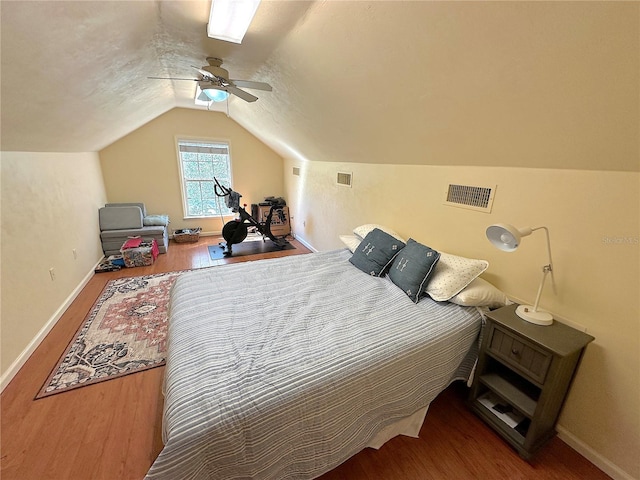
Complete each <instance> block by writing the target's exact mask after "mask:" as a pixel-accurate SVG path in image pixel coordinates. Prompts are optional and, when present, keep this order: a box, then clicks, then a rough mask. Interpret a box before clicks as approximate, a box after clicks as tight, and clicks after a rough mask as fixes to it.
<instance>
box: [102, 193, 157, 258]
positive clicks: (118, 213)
mask: <svg viewBox="0 0 640 480" xmlns="http://www.w3.org/2000/svg"><path fill="white" fill-rule="evenodd" d="M98 218H99V222H100V240H101V241H102V251H103V252H104V254H105V256H107V257H108V256H109V255H118V254H119V253H120V247H122V244H123V243H124V242H125V241H126V240H127V238H129V237H142V238H144V239H145V240H151V239H152V238H153V239H155V240H156V242H157V243H158V249H159V250H160V253H167V249H168V248H169V233H168V224H169V218H168V217H167V216H166V215H147V209H146V208H145V206H144V203H107V204H106V205H105V206H104V207H102V208H101V209H99V210H98Z"/></svg>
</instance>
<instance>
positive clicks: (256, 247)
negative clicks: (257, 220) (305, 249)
mask: <svg viewBox="0 0 640 480" xmlns="http://www.w3.org/2000/svg"><path fill="white" fill-rule="evenodd" d="M208 248H209V257H211V260H220V259H221V258H229V257H226V256H225V255H224V250H225V247H224V244H219V245H209V247H208ZM295 248H296V247H294V246H293V245H291V244H290V243H289V242H287V243H286V244H285V245H284V247H278V246H277V245H276V244H275V243H273V242H272V241H271V240H266V241H265V242H263V241H262V239H261V238H260V239H258V240H249V238H247V240H245V241H244V242H242V243H236V244H234V245H233V246H232V247H231V252H232V255H231V257H242V256H245V255H256V254H258V253H267V252H279V251H281V250H294V249H295Z"/></svg>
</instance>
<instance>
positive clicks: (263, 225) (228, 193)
mask: <svg viewBox="0 0 640 480" xmlns="http://www.w3.org/2000/svg"><path fill="white" fill-rule="evenodd" d="M214 180H215V182H216V183H215V185H214V186H213V188H214V190H215V194H216V195H217V196H218V197H223V198H224V199H225V204H226V205H227V207H228V208H230V209H231V211H232V212H234V213H238V218H236V219H234V220H231V221H229V222H227V223H225V224H224V226H223V227H222V237H223V238H224V239H225V241H226V245H225V248H224V251H223V255H224V256H225V257H230V256H231V255H232V254H233V246H234V245H236V244H238V243H242V242H243V241H244V239H245V238H247V233H248V232H249V228H253V229H255V231H256V232H258V233H259V234H260V235H262V241H263V242H264V241H265V237H267V238H269V239H270V240H271V241H272V242H273V243H274V244H275V246H276V247H278V248H279V249H283V248H285V247H286V246H287V245H288V244H289V242H288V241H287V240H286V239H285V237H276V236H275V235H274V234H273V232H271V219H272V218H273V215H274V214H277V215H278V217H279V218H280V220H281V221H282V222H284V221H285V220H286V219H285V216H284V211H283V209H282V207H283V205H279V204H274V203H272V204H271V207H270V208H269V213H268V215H267V218H266V219H265V221H264V222H259V221H258V220H256V219H255V218H253V217H252V216H251V215H250V214H249V213H248V212H247V211H246V209H245V207H246V206H247V205H246V204H245V205H244V206H240V197H242V195H240V194H239V193H238V192H234V191H233V190H231V188H229V187H225V186H224V185H221V184H220V182H218V179H217V178H215V177H214Z"/></svg>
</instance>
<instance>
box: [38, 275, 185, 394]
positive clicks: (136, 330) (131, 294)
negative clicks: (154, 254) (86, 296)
mask: <svg viewBox="0 0 640 480" xmlns="http://www.w3.org/2000/svg"><path fill="white" fill-rule="evenodd" d="M182 273H183V272H169V273H158V274H155V275H145V276H141V277H129V278H120V279H116V280H110V281H109V283H107V285H106V287H105V288H104V290H103V291H102V293H101V294H100V297H99V298H98V300H97V301H96V303H95V304H94V305H93V307H92V308H91V311H90V312H89V315H88V316H87V318H86V319H85V321H84V323H83V324H82V326H81V327H80V330H79V331H78V332H77V333H76V335H75V337H74V339H73V340H72V342H71V344H70V345H69V347H67V350H66V351H65V354H64V356H63V357H62V359H61V360H60V362H59V364H58V365H57V366H56V367H55V369H54V370H53V372H52V373H51V375H50V376H49V378H48V379H47V381H46V382H45V384H44V386H43V387H42V389H41V390H40V392H39V393H38V395H37V396H36V398H42V397H46V396H49V395H54V394H56V393H61V392H65V391H67V390H70V389H73V388H78V387H83V386H86V385H91V384H94V383H97V382H103V381H105V380H111V379H113V378H117V377H120V376H123V375H128V374H130V373H136V372H140V371H143V370H147V369H149V368H154V367H159V366H162V365H164V363H165V353H166V349H167V342H166V333H167V313H168V312H167V307H168V302H169V289H170V288H171V286H172V285H173V282H174V281H175V280H176V278H177V277H178V276H179V275H181V274H182Z"/></svg>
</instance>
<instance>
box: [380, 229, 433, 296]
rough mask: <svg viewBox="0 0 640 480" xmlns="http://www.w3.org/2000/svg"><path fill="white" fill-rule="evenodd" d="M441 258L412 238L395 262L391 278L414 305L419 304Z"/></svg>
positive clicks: (390, 272)
mask: <svg viewBox="0 0 640 480" xmlns="http://www.w3.org/2000/svg"><path fill="white" fill-rule="evenodd" d="M439 258H440V253H438V252H436V251H435V250H433V249H431V248H429V247H427V246H426V245H422V244H421V243H418V242H416V241H415V240H413V239H412V238H410V239H409V241H407V246H406V247H404V248H403V249H402V251H401V252H400V253H399V254H398V256H397V257H396V258H395V259H394V260H393V263H392V265H391V268H390V269H389V278H390V279H391V281H392V282H393V283H395V284H396V285H397V286H398V287H400V288H401V289H402V290H403V291H404V293H406V294H407V296H408V297H409V298H410V299H411V300H412V301H413V302H414V303H418V302H419V301H420V294H421V293H422V292H424V289H425V287H426V285H427V282H428V281H429V277H430V276H431V275H432V274H433V270H434V267H435V265H436V263H437V262H438V259H439Z"/></svg>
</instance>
